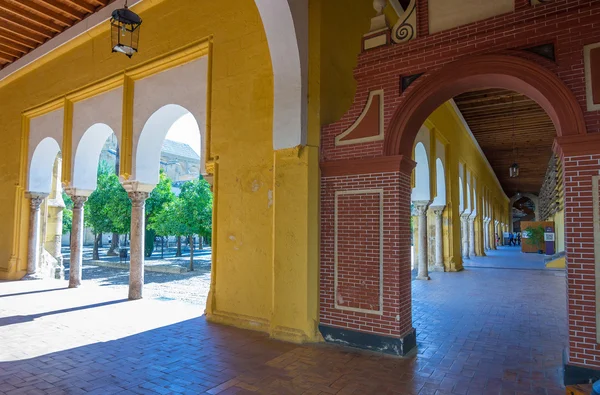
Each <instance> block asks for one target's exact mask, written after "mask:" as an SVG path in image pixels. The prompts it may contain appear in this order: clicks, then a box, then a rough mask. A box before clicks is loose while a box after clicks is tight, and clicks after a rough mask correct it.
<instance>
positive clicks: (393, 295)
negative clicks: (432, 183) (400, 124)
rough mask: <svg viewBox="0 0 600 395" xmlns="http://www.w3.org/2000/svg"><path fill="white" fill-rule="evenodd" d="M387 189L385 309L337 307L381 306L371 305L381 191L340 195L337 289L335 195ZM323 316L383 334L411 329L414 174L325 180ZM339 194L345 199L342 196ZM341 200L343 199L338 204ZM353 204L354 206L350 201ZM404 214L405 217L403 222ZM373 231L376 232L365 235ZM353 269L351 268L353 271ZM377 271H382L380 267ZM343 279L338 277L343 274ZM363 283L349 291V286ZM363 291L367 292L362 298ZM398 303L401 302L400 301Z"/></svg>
mask: <svg viewBox="0 0 600 395" xmlns="http://www.w3.org/2000/svg"><path fill="white" fill-rule="evenodd" d="M371 189H383V215H384V227H383V289H384V293H383V312H382V314H377V313H366V312H359V311H351V310H343V309H340V308H336V304H335V298H337V299H338V305H339V304H340V303H339V302H340V297H343V299H344V303H343V306H342V308H343V307H344V306H347V307H360V308H365V307H366V308H368V309H374V310H377V309H378V306H374V308H373V307H371V306H370V305H367V304H368V302H369V301H371V300H373V297H374V295H376V294H377V297H378V294H379V284H378V281H375V280H374V279H375V277H377V280H378V277H379V273H377V275H376V276H375V275H374V274H373V270H374V269H375V268H374V267H372V268H370V269H369V270H366V268H365V267H364V265H369V264H370V265H374V264H375V263H377V265H378V263H379V237H378V236H379V234H378V227H379V215H380V207H379V206H380V203H379V195H378V194H370V193H369V194H357V195H338V254H339V255H340V256H338V294H337V295H336V294H335V292H334V289H335V287H334V281H335V280H334V276H335V257H334V252H335V234H334V231H335V194H336V192H343V191H346V192H347V191H352V190H371ZM321 191H322V192H321V206H322V216H321V290H322V291H321V318H320V323H321V324H323V325H328V326H335V327H340V328H345V329H352V330H357V331H362V332H369V333H377V334H380V335H385V336H402V335H405V334H406V333H408V332H409V331H410V330H411V329H412V312H411V294H410V280H411V279H410V237H408V238H405V237H404V238H403V237H401V235H406V234H410V225H409V218H410V177H409V176H408V175H406V174H403V173H400V172H396V173H376V174H363V175H352V176H340V177H323V178H322V179H321ZM340 197H341V199H340ZM340 203H341V204H340ZM351 204H353V205H354V207H355V208H353V207H352V206H350V205H351ZM401 218H405V219H406V221H401V220H400V219H401ZM369 230H372V231H373V233H377V235H376V236H367V235H366V234H367V233H368V232H369ZM352 266H353V267H354V270H352V273H351V272H350V271H351V269H352ZM376 270H377V271H378V270H379V267H378V266H377V268H376ZM340 278H341V279H342V281H339V279H340ZM363 286H364V288H365V291H361V294H363V293H364V294H365V295H359V294H357V295H355V296H352V295H348V294H347V291H348V290H349V289H350V288H351V287H357V288H363ZM362 296H366V298H363V297H362ZM398 302H399V303H398Z"/></svg>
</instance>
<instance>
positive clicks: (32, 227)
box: [27, 192, 48, 275]
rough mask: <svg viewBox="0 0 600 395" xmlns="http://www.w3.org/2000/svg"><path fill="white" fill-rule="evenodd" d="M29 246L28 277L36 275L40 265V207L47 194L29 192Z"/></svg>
mask: <svg viewBox="0 0 600 395" xmlns="http://www.w3.org/2000/svg"><path fill="white" fill-rule="evenodd" d="M27 196H28V197H29V204H30V211H29V237H28V241H29V245H28V246H27V275H35V273H36V271H37V268H38V265H39V254H38V248H39V243H40V205H41V204H42V202H43V201H44V199H45V198H46V196H48V194H45V193H36V192H29V193H28V194H27Z"/></svg>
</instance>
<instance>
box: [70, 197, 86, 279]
mask: <svg viewBox="0 0 600 395" xmlns="http://www.w3.org/2000/svg"><path fill="white" fill-rule="evenodd" d="M87 198H88V197H87V196H81V195H73V196H71V200H73V220H72V223H71V257H70V258H69V262H70V263H69V288H77V287H79V286H80V285H81V271H82V262H83V231H84V227H83V205H84V204H85V202H86V201H87Z"/></svg>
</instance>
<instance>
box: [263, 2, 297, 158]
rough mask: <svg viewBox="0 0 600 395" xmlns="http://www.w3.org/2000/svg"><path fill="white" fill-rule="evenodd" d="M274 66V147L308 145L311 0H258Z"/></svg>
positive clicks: (276, 148)
mask: <svg viewBox="0 0 600 395" xmlns="http://www.w3.org/2000/svg"><path fill="white" fill-rule="evenodd" d="M255 3H256V7H257V8H258V12H259V13H260V17H261V19H262V22H263V26H264V29H265V34H266V36H267V42H268V44H269V52H270V53H271V64H272V67H273V99H274V100H273V103H274V104H273V148H274V149H275V150H278V149H283V148H292V147H296V146H298V145H305V144H306V142H307V107H308V0H255Z"/></svg>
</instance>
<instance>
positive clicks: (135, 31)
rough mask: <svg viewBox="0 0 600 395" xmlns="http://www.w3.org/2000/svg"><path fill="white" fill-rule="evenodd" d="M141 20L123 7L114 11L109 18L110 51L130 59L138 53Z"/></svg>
mask: <svg viewBox="0 0 600 395" xmlns="http://www.w3.org/2000/svg"><path fill="white" fill-rule="evenodd" d="M141 24H142V18H140V17H139V15H138V14H136V13H135V12H133V11H131V10H130V9H129V8H127V2H125V7H124V8H120V9H118V10H114V11H113V13H112V17H111V18H110V29H111V40H112V51H113V52H121V53H124V54H125V55H127V56H128V57H130V58H131V57H132V56H133V54H134V53H136V52H137V51H138V42H139V39H140V25H141Z"/></svg>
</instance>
